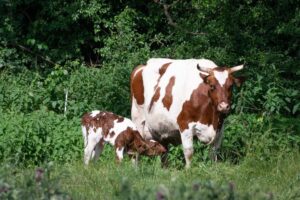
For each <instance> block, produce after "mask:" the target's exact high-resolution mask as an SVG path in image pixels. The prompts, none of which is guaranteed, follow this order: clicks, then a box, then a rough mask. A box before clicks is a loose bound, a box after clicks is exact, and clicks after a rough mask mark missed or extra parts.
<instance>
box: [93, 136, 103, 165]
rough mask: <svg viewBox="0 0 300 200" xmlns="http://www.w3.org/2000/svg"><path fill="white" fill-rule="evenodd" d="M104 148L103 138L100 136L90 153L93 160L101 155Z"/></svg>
mask: <svg viewBox="0 0 300 200" xmlns="http://www.w3.org/2000/svg"><path fill="white" fill-rule="evenodd" d="M103 148H104V139H103V138H102V139H101V140H100V142H99V143H98V144H96V147H95V149H94V151H93V153H92V159H93V160H94V161H97V160H98V159H99V156H100V155H101V153H102V151H103Z"/></svg>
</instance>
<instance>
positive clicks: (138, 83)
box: [130, 65, 145, 105]
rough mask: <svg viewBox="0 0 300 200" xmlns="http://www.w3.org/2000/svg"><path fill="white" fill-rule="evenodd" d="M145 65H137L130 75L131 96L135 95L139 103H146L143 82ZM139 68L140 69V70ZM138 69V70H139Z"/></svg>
mask: <svg viewBox="0 0 300 200" xmlns="http://www.w3.org/2000/svg"><path fill="white" fill-rule="evenodd" d="M143 67H145V65H139V66H137V67H136V68H135V69H134V70H133V71H132V73H131V76H130V90H131V98H132V97H134V98H135V99H136V101H137V104H139V105H142V104H144V101H145V99H144V83H143V75H142V72H143V69H141V68H143ZM138 70H139V71H138ZM137 71H138V72H137Z"/></svg>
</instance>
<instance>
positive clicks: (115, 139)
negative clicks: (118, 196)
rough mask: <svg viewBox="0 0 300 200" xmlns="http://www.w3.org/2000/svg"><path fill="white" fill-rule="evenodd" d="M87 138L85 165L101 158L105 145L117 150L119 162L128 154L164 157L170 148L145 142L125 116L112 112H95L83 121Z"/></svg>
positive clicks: (86, 116) (85, 139) (85, 143)
mask: <svg viewBox="0 0 300 200" xmlns="http://www.w3.org/2000/svg"><path fill="white" fill-rule="evenodd" d="M81 125H82V135H83V138H84V147H85V148H84V163H85V164H86V165H87V164H88V163H89V161H90V159H91V158H92V159H95V160H96V159H98V157H99V155H100V154H101V152H102V150H103V148H104V144H105V143H110V144H111V145H113V146H114V147H115V151H116V157H117V161H118V162H120V161H121V160H122V159H123V155H124V152H128V153H138V154H140V155H148V156H154V155H161V154H163V153H165V152H166V149H165V148H164V147H163V146H162V145H161V144H159V143H158V142H156V141H154V140H144V139H143V138H142V136H141V135H140V133H139V132H138V131H137V128H136V126H135V124H134V123H133V122H132V121H131V120H130V119H127V118H125V117H121V116H119V115H116V114H114V113H111V112H105V111H98V110H95V111H92V112H90V113H86V114H84V115H83V117H82V118H81Z"/></svg>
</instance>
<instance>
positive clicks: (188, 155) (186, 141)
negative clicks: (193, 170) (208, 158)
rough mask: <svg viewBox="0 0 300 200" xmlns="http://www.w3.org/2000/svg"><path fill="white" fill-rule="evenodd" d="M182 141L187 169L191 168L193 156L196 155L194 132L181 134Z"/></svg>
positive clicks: (188, 131)
mask: <svg viewBox="0 0 300 200" xmlns="http://www.w3.org/2000/svg"><path fill="white" fill-rule="evenodd" d="M181 141H182V147H183V153H184V158H185V168H190V167H191V161H192V156H193V153H194V148H193V133H192V131H190V130H184V131H183V132H182V133H181Z"/></svg>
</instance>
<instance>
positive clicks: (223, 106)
mask: <svg viewBox="0 0 300 200" xmlns="http://www.w3.org/2000/svg"><path fill="white" fill-rule="evenodd" d="M217 109H218V111H220V112H222V113H228V112H229V109H230V105H229V104H228V103H226V102H224V101H223V102H221V103H219V104H218V107H217Z"/></svg>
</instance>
